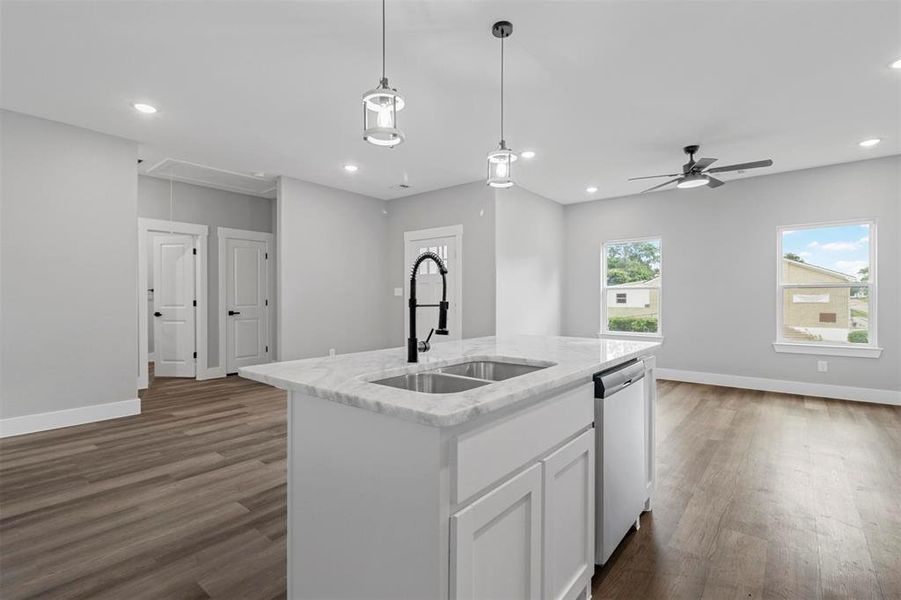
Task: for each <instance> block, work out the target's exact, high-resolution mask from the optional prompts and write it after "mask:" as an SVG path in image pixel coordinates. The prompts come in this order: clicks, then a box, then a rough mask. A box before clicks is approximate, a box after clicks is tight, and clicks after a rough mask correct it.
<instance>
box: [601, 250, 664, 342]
mask: <svg viewBox="0 0 901 600" xmlns="http://www.w3.org/2000/svg"><path fill="white" fill-rule="evenodd" d="M601 262H602V265H601V267H602V269H601V270H602V273H601V275H602V277H601V283H602V286H601V287H602V289H601V333H602V334H607V335H644V336H659V335H661V312H660V298H661V287H660V286H661V262H662V261H661V241H660V238H642V239H635V240H617V241H612V242H606V243H605V244H604V248H603V259H602V261H601Z"/></svg>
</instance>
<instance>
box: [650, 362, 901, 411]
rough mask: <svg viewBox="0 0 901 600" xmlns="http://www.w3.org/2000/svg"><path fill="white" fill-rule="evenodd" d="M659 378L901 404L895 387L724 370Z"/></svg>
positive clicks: (660, 372)
mask: <svg viewBox="0 0 901 600" xmlns="http://www.w3.org/2000/svg"><path fill="white" fill-rule="evenodd" d="M657 379H669V380H672V381H684V382H687V383H704V384H707V385H720V386H723V387H734V388H744V389H748V390H760V391H763V392H781V393H783V394H798V395H801V396H817V397H821V398H835V399H837V400H856V401H858V402H874V403H876V404H893V405H896V406H901V391H895V390H880V389H876V388H862V387H852V386H849V385H833V384H830V383H809V382H805V381H783V380H781V379H765V378H763V377H746V376H744V375H724V374H721V373H706V372H704V371H683V370H681V369H663V368H660V367H658V368H657Z"/></svg>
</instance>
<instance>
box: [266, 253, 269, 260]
mask: <svg viewBox="0 0 901 600" xmlns="http://www.w3.org/2000/svg"><path fill="white" fill-rule="evenodd" d="M266 260H269V253H268V252H267V253H266Z"/></svg>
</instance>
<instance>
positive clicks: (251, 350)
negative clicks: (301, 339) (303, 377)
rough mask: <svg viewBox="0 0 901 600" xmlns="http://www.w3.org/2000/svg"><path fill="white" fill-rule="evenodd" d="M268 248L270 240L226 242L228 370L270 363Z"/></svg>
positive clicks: (228, 240) (231, 240)
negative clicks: (267, 241)
mask: <svg viewBox="0 0 901 600" xmlns="http://www.w3.org/2000/svg"><path fill="white" fill-rule="evenodd" d="M267 250H268V245H267V243H266V242H261V241H257V240H242V239H235V238H228V239H226V241H225V252H226V256H225V261H226V263H225V264H226V270H225V273H226V275H225V278H226V280H225V294H226V301H225V305H226V310H227V311H228V313H227V314H228V317H227V320H226V333H225V339H226V343H225V348H226V351H225V352H226V354H225V365H226V369H225V370H226V372H227V373H237V371H238V368H240V367H248V366H250V365H257V364H260V363H264V362H269V315H268V308H267V300H268V298H267V295H268V293H267V290H268V289H269V282H268V270H267V268H266V255H267ZM220 260H221V259H220Z"/></svg>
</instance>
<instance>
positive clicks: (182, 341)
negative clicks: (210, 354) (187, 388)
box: [153, 234, 195, 377]
mask: <svg viewBox="0 0 901 600" xmlns="http://www.w3.org/2000/svg"><path fill="white" fill-rule="evenodd" d="M194 310H195V309H194V238H192V237H191V236H190V235H181V234H173V235H162V234H160V235H155V236H154V237H153V347H154V351H155V353H156V364H155V365H154V370H155V374H156V376H157V377H194V375H195V370H194V369H195V363H194V350H195V347H194V343H195V340H194Z"/></svg>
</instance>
